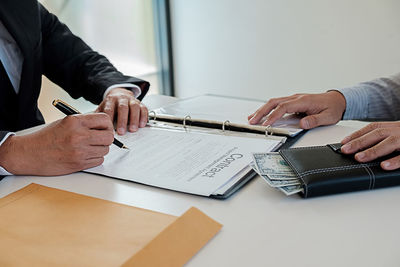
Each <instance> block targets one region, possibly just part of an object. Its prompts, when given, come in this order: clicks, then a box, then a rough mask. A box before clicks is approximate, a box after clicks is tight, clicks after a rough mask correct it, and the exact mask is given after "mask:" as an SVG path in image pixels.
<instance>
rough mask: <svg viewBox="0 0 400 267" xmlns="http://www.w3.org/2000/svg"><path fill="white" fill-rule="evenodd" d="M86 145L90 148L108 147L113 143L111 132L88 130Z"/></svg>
mask: <svg viewBox="0 0 400 267" xmlns="http://www.w3.org/2000/svg"><path fill="white" fill-rule="evenodd" d="M89 136H90V137H89V140H88V144H89V145H90V146H110V145H111V144H112V142H113V141H114V133H113V131H112V130H107V131H105V130H90V132H89Z"/></svg>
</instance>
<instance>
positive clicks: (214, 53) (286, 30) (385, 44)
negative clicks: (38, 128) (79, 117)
mask: <svg viewBox="0 0 400 267" xmlns="http://www.w3.org/2000/svg"><path fill="white" fill-rule="evenodd" d="M41 2H42V3H43V4H44V5H45V6H46V7H47V8H48V9H49V10H50V11H52V12H53V13H55V14H56V15H58V16H59V18H60V20H62V21H63V22H65V23H66V24H67V25H68V26H69V27H70V28H71V30H72V31H73V32H74V33H76V34H77V35H79V36H80V37H82V38H83V39H84V40H85V41H86V42H87V43H88V44H89V45H90V46H91V47H92V48H93V49H95V50H97V51H99V52H101V53H102V54H104V55H106V56H107V57H108V58H109V59H110V60H111V62H112V63H113V64H114V65H115V66H116V67H117V68H119V69H120V70H121V71H122V72H124V73H125V74H129V75H133V76H137V77H140V78H143V79H146V80H149V81H150V82H151V84H152V86H151V91H150V94H165V95H173V96H177V97H190V96H194V95H199V94H205V93H213V94H222V95H231V96H240V97H249V98H257V99H263V100H267V99H269V98H270V97H276V96H283V95H288V94H294V93H299V92H310V93H316V92H323V91H326V90H328V89H332V88H339V87H345V86H351V85H354V84H356V83H358V82H362V81H367V80H371V79H374V78H377V77H381V76H388V75H391V74H394V73H397V72H399V71H400V52H399V47H400V17H399V16H398V10H400V1H396V0H352V1H348V0H303V1H298V0H169V1H168V0H116V1H109V0H43V1H41ZM56 97H57V98H62V99H65V100H67V101H70V100H69V99H68V96H67V95H66V94H65V93H64V92H63V91H62V90H61V89H59V88H57V87H56V86H55V85H53V84H51V83H50V82H49V81H47V80H46V79H45V78H44V85H43V92H42V95H41V98H40V106H41V109H42V110H43V111H44V113H45V116H46V119H47V121H49V120H52V119H53V118H52V117H51V116H52V114H54V111H53V108H51V107H49V104H50V102H51V100H52V99H53V98H56ZM71 103H73V104H74V105H76V106H77V107H78V108H80V109H82V110H83V111H88V110H90V109H93V108H94V107H93V106H92V105H90V104H87V102H85V101H82V100H77V101H76V102H71ZM46 106H48V107H46ZM47 108H50V109H51V112H50V111H49V112H46V109H47Z"/></svg>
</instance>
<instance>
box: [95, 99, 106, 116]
mask: <svg viewBox="0 0 400 267" xmlns="http://www.w3.org/2000/svg"><path fill="white" fill-rule="evenodd" d="M104 104H105V101H102V102H101V103H100V105H99V106H98V107H97V108H96V110H95V111H94V112H95V113H99V112H103V109H104Z"/></svg>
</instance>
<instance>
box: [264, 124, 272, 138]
mask: <svg viewBox="0 0 400 267" xmlns="http://www.w3.org/2000/svg"><path fill="white" fill-rule="evenodd" d="M272 129H273V128H272V126H271V125H267V127H265V136H266V137H268V136H272V135H273V134H274V131H273V130H272Z"/></svg>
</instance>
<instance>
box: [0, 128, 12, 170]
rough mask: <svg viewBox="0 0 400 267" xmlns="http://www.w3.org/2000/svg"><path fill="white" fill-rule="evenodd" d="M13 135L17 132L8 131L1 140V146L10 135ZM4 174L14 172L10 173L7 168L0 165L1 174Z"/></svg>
mask: <svg viewBox="0 0 400 267" xmlns="http://www.w3.org/2000/svg"><path fill="white" fill-rule="evenodd" d="M11 135H15V133H11V132H10V133H7V134H6V136H4V138H3V139H2V140H1V141H0V146H1V145H2V144H3V143H4V142H5V141H6V140H7V138H8V137H10V136H11ZM4 175H12V173H9V172H8V171H6V169H4V168H3V167H1V166H0V176H4Z"/></svg>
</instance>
